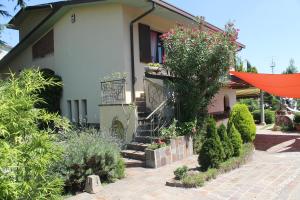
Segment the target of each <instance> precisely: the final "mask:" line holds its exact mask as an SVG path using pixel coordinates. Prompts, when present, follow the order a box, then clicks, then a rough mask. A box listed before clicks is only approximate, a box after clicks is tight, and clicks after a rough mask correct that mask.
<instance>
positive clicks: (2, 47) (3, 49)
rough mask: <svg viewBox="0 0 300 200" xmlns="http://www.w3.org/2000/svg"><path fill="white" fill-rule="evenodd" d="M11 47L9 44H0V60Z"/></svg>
mask: <svg viewBox="0 0 300 200" xmlns="http://www.w3.org/2000/svg"><path fill="white" fill-rule="evenodd" d="M11 49H12V47H11V46H9V45H6V44H4V45H0V60H1V59H2V58H3V57H4V56H5V55H6V54H7V53H8V52H9V51H10V50H11Z"/></svg>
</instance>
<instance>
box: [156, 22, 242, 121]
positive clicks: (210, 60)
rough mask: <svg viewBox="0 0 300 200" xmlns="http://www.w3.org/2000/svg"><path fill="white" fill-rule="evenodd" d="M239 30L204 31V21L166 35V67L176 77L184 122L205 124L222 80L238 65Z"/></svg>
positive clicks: (173, 85)
mask: <svg viewBox="0 0 300 200" xmlns="http://www.w3.org/2000/svg"><path fill="white" fill-rule="evenodd" d="M237 35H238V33H237V30H236V29H235V28H234V26H233V24H231V23H229V24H227V25H226V30H225V32H223V33H222V32H217V33H211V32H207V31H204V26H203V21H200V23H199V26H198V27H195V28H190V27H184V26H181V25H178V26H176V27H175V28H174V29H171V30H170V31H169V32H167V33H165V34H163V36H162V39H163V42H164V48H165V52H166V54H165V58H164V67H165V68H166V69H167V70H168V71H170V72H171V74H173V75H174V76H175V80H174V81H173V82H172V83H171V85H172V88H173V89H174V91H175V94H176V99H177V100H178V101H179V104H180V118H179V121H180V122H189V121H194V120H195V118H198V120H197V122H198V124H202V122H203V120H204V118H205V117H206V115H207V107H208V105H209V103H210V102H211V100H212V98H213V97H214V95H215V94H216V93H217V92H218V90H219V89H220V87H221V86H222V81H221V80H222V78H224V77H225V76H226V75H227V74H228V70H229V67H230V66H233V65H234V56H235V51H236V49H237V45H236V39H237Z"/></svg>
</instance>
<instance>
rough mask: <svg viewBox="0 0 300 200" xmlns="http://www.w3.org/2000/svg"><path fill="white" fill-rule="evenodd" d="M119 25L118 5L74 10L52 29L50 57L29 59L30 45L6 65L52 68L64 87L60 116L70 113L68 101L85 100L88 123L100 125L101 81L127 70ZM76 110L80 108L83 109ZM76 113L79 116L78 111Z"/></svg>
mask: <svg viewBox="0 0 300 200" xmlns="http://www.w3.org/2000/svg"><path fill="white" fill-rule="evenodd" d="M72 14H75V15H76V22H75V23H71V20H70V18H71V15H72ZM122 23H123V20H122V7H121V5H120V4H110V5H101V4H98V5H93V6H85V7H75V8H73V9H72V10H71V11H69V12H68V13H67V14H65V15H64V16H63V17H62V18H61V19H60V20H59V21H58V22H57V23H56V24H55V25H54V27H53V30H54V54H53V55H50V56H46V57H45V58H41V59H35V60H32V50H31V46H29V47H28V48H27V49H25V50H24V51H23V52H22V53H20V54H19V55H17V56H16V57H15V58H14V59H13V60H12V61H11V62H10V63H9V64H8V66H9V68H10V69H11V70H12V71H15V72H18V71H19V70H20V69H22V68H25V67H32V66H35V67H40V68H50V69H53V70H54V71H55V72H56V73H57V74H58V75H60V76H61V77H62V80H63V84H64V86H63V97H62V100H61V109H62V114H63V115H64V116H68V114H69V112H68V105H67V101H68V100H71V101H72V104H73V107H74V100H79V104H81V100H84V99H85V100H87V112H88V116H87V117H88V122H89V123H99V107H98V105H99V103H100V80H101V79H102V78H103V77H105V76H108V75H110V74H111V73H113V72H125V71H126V70H125V69H124V64H123V63H124V59H125V57H124V56H123V52H124V48H123V24H122ZM7 71H8V68H4V69H1V71H0V72H2V73H3V72H7ZM128 95H130V94H128ZM79 107H80V108H79V109H81V107H82V106H81V105H79ZM73 113H74V111H73ZM79 113H80V115H81V114H82V112H81V110H80V111H79ZM80 117H81V118H83V116H80ZM73 118H74V117H73Z"/></svg>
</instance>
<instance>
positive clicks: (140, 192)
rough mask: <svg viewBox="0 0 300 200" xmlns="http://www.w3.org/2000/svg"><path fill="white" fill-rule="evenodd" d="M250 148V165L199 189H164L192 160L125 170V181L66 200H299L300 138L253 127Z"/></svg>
mask: <svg viewBox="0 0 300 200" xmlns="http://www.w3.org/2000/svg"><path fill="white" fill-rule="evenodd" d="M255 145H256V148H257V150H256V151H255V152H254V156H253V160H252V161H250V162H248V163H247V164H245V165H244V166H242V167H241V168H239V169H236V170H233V171H231V172H229V173H227V174H223V175H220V176H218V177H217V178H216V179H215V180H213V181H210V182H208V183H206V184H205V186H204V187H201V188H193V189H183V188H173V187H168V186H165V182H166V180H167V179H169V178H171V177H173V170H174V169H176V168H177V167H178V166H182V165H184V164H185V165H188V166H191V167H192V166H196V165H197V157H196V156H194V157H191V158H189V159H186V160H183V161H180V162H176V163H173V164H172V165H169V166H165V167H162V168H159V169H145V168H128V169H127V177H126V178H125V179H123V180H120V181H117V182H116V183H113V184H109V185H105V186H104V187H103V189H102V191H101V192H99V193H98V194H94V195H91V194H87V193H82V194H80V195H77V196H75V197H72V198H70V200H90V199H91V200H135V199H136V200H158V199H163V200H168V199H170V200H171V199H172V200H182V199H183V200H184V199H193V200H194V199H195V200H196V199H201V200H210V199H211V200H225V199H226V200H227V199H228V200H236V199H242V200H248V199H261V200H268V199H276V200H277V199H284V200H286V199H289V200H296V199H300V167H299V166H300V135H297V134H285V133H282V132H272V131H269V130H266V129H262V127H258V133H257V139H256V141H255Z"/></svg>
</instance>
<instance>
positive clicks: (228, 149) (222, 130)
mask: <svg viewBox="0 0 300 200" xmlns="http://www.w3.org/2000/svg"><path fill="white" fill-rule="evenodd" d="M218 135H219V137H220V139H221V143H222V146H223V149H224V153H225V159H229V158H230V157H231V156H232V155H233V147H232V144H231V141H230V139H229V137H228V135H227V131H226V127H225V125H224V124H222V125H221V126H220V127H219V128H218Z"/></svg>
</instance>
